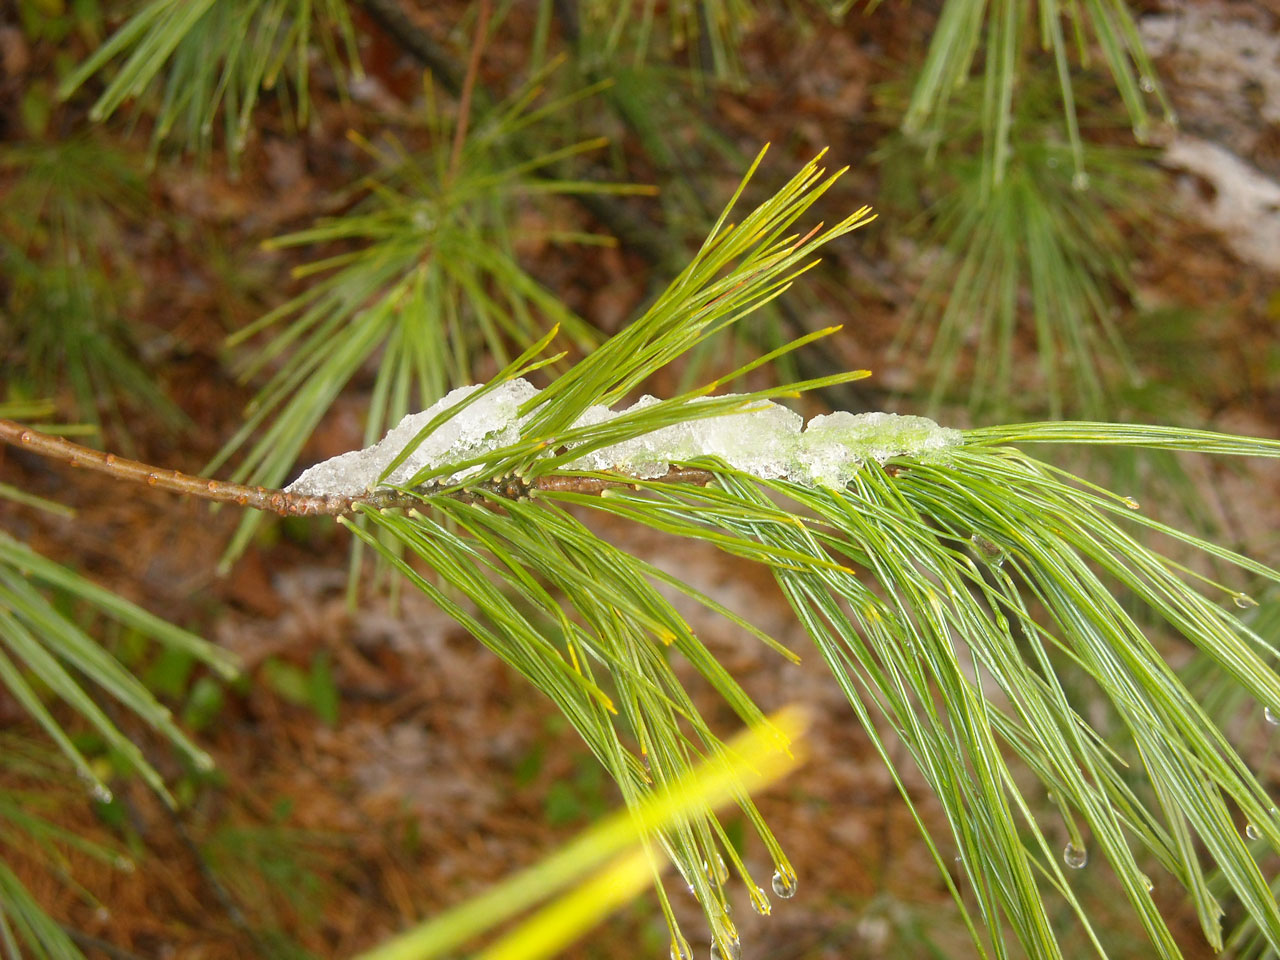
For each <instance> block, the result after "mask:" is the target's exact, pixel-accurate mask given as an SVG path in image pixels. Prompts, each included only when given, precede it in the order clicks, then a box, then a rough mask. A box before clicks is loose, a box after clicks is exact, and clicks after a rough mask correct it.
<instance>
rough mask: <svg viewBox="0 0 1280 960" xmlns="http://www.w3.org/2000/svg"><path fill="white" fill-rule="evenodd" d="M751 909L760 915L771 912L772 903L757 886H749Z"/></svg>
mask: <svg viewBox="0 0 1280 960" xmlns="http://www.w3.org/2000/svg"><path fill="white" fill-rule="evenodd" d="M751 909H752V910H754V911H755V912H756V913H758V914H760V916H762V917H767V916H769V914H771V913H773V904H771V903H770V902H769V898H768V896H766V895H765V892H764V891H763V890H761V889H760V888H759V887H752V888H751Z"/></svg>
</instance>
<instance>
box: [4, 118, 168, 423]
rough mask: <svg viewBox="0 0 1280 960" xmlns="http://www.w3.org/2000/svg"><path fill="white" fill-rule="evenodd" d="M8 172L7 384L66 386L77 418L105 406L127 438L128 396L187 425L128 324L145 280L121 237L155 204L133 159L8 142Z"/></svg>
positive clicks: (108, 151)
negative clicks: (142, 357) (133, 296)
mask: <svg viewBox="0 0 1280 960" xmlns="http://www.w3.org/2000/svg"><path fill="white" fill-rule="evenodd" d="M0 175H4V176H6V177H7V178H9V184H8V187H7V189H6V191H5V195H4V203H3V205H0V267H2V269H3V271H4V273H5V279H6V281H7V283H6V285H5V287H6V289H5V293H4V301H3V315H4V319H5V320H6V323H5V330H4V333H3V337H2V339H0V349H3V350H4V352H5V361H4V364H3V372H4V375H5V377H6V379H7V380H8V385H9V389H10V390H11V391H12V390H15V389H17V390H23V389H25V390H26V391H27V392H29V393H32V394H35V395H42V394H43V395H50V394H52V393H53V392H55V391H56V390H58V389H70V391H71V393H72V395H73V397H74V402H75V407H74V409H73V411H71V412H72V414H73V416H74V417H75V418H78V419H82V420H88V421H90V422H93V423H97V422H98V420H99V411H100V410H105V411H106V413H107V416H108V419H109V421H110V422H111V423H112V425H113V426H115V427H117V428H118V431H117V432H119V433H120V434H121V435H122V436H123V437H125V438H127V436H128V431H127V429H126V428H125V426H124V423H125V419H126V418H125V415H124V412H123V411H122V410H121V408H120V404H121V400H122V399H123V400H125V401H126V402H127V403H129V404H131V405H135V406H145V407H147V408H148V409H150V410H152V411H154V413H155V414H156V415H157V416H158V417H159V419H160V420H161V421H162V422H164V423H165V424H167V425H168V426H170V427H176V426H179V425H181V424H183V423H185V422H186V421H185V418H184V417H183V416H182V413H181V412H180V411H179V410H178V408H177V407H176V406H175V405H174V404H173V401H171V400H170V399H169V398H168V397H167V396H165V394H164V392H163V391H162V390H160V389H159V388H158V387H157V386H156V383H155V380H154V379H153V377H152V376H151V374H150V373H149V372H148V371H147V370H146V369H145V367H144V366H143V365H142V364H141V363H140V362H139V360H138V359H137V350H136V347H135V345H134V343H133V342H132V341H133V340H134V338H135V337H136V334H135V333H134V332H133V331H134V328H136V325H135V324H131V323H130V322H129V321H128V320H127V317H128V314H129V300H130V293H131V290H132V288H136V287H137V286H138V280H137V278H136V276H135V274H134V268H133V264H132V263H131V262H130V260H129V257H128V253H127V247H126V245H125V244H124V243H123V241H122V237H123V236H124V232H125V229H126V227H127V226H128V225H130V224H132V225H136V224H138V223H140V222H142V220H143V219H144V218H145V216H146V212H147V209H148V204H147V196H146V191H145V189H144V187H143V184H142V180H141V179H140V178H139V176H138V174H137V172H136V171H135V170H134V167H133V165H132V164H131V163H130V161H129V158H128V156H127V155H126V154H124V153H122V152H121V151H119V150H117V149H115V148H113V147H110V146H107V145H104V144H102V143H99V142H97V141H96V140H92V139H88V138H73V139H69V140H64V141H60V142H57V143H42V142H35V141H33V142H27V143H18V144H11V145H9V146H6V147H2V148H0Z"/></svg>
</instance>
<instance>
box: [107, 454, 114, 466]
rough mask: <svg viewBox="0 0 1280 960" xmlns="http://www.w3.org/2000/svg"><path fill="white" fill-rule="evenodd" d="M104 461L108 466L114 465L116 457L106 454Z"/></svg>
mask: <svg viewBox="0 0 1280 960" xmlns="http://www.w3.org/2000/svg"><path fill="white" fill-rule="evenodd" d="M106 461H107V463H108V464H112V463H115V462H116V455H115V454H114V453H108V454H107V456H106Z"/></svg>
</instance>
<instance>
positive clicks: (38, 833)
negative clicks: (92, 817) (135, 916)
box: [0, 733, 134, 960]
mask: <svg viewBox="0 0 1280 960" xmlns="http://www.w3.org/2000/svg"><path fill="white" fill-rule="evenodd" d="M0 774H3V777H4V781H5V786H4V787H2V788H0V847H2V848H3V849H4V851H5V856H4V858H3V859H0V949H3V950H4V952H5V955H6V956H11V957H21V956H22V955H23V951H24V950H29V951H30V955H31V956H37V957H48V958H54V960H83V954H82V953H81V952H80V949H79V948H78V947H77V946H76V943H75V941H74V940H73V939H72V937H71V936H70V935H69V934H68V933H67V932H66V931H65V930H64V929H63V928H62V927H61V926H59V925H58V924H57V923H55V922H54V921H53V920H52V919H50V917H49V916H48V914H46V913H45V912H44V909H43V908H42V906H41V905H40V903H39V901H38V900H36V898H35V897H33V896H32V894H31V892H30V891H29V890H27V888H26V887H25V886H24V885H23V883H22V881H21V880H20V879H19V878H18V876H17V874H16V873H14V871H13V869H12V866H11V865H12V864H14V863H16V862H17V861H18V860H30V861H35V862H37V863H38V864H40V866H41V868H42V869H44V870H46V871H48V872H49V873H52V874H54V875H55V876H57V878H58V879H59V881H60V882H62V883H64V884H66V885H68V886H71V887H73V888H76V889H77V892H78V894H79V895H80V896H82V897H84V898H85V900H86V901H88V902H89V903H96V901H95V900H94V898H93V896H92V894H91V893H90V892H89V891H87V890H84V889H83V888H80V887H78V885H77V884H76V883H75V880H74V878H73V877H72V876H71V873H70V864H69V862H68V858H67V856H66V854H65V853H64V850H68V849H70V850H74V851H75V852H76V853H78V854H80V855H82V856H87V857H90V858H92V859H95V860H99V861H101V862H103V863H107V864H110V865H111V866H113V867H114V868H116V869H117V870H121V871H124V872H126V873H129V872H131V871H132V870H133V869H134V865H133V861H132V860H131V859H130V858H129V856H128V855H127V853H126V851H125V850H123V849H122V848H120V847H118V846H115V845H111V844H105V843H102V842H99V841H97V840H89V839H87V838H85V837H84V836H82V835H81V834H79V833H75V832H73V831H70V830H67V829H66V828H64V827H60V826H58V825H57V824H56V823H55V822H54V821H53V818H54V817H55V816H56V815H57V813H58V812H59V811H60V810H62V809H64V808H66V807H68V806H70V805H73V804H75V803H76V802H77V801H80V800H81V798H82V797H83V795H84V788H83V784H81V783H79V782H77V778H76V776H75V775H74V774H73V772H72V770H71V769H70V767H69V766H68V764H67V763H66V760H65V758H63V757H59V756H58V755H57V753H56V752H54V751H52V750H50V749H49V748H48V747H47V746H46V745H44V744H42V743H39V742H37V741H34V740H31V739H29V738H27V737H24V736H22V735H20V734H17V733H5V734H2V735H0Z"/></svg>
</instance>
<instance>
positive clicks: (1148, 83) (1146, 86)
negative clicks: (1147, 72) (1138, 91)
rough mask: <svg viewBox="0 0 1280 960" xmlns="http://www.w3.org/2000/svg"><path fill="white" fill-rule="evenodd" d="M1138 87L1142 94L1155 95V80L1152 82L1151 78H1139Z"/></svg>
mask: <svg viewBox="0 0 1280 960" xmlns="http://www.w3.org/2000/svg"><path fill="white" fill-rule="evenodd" d="M1138 86H1140V87H1141V88H1142V92H1143V93H1155V92H1156V82H1155V80H1153V79H1152V78H1151V77H1146V76H1144V77H1141V78H1140V79H1139V80H1138Z"/></svg>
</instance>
